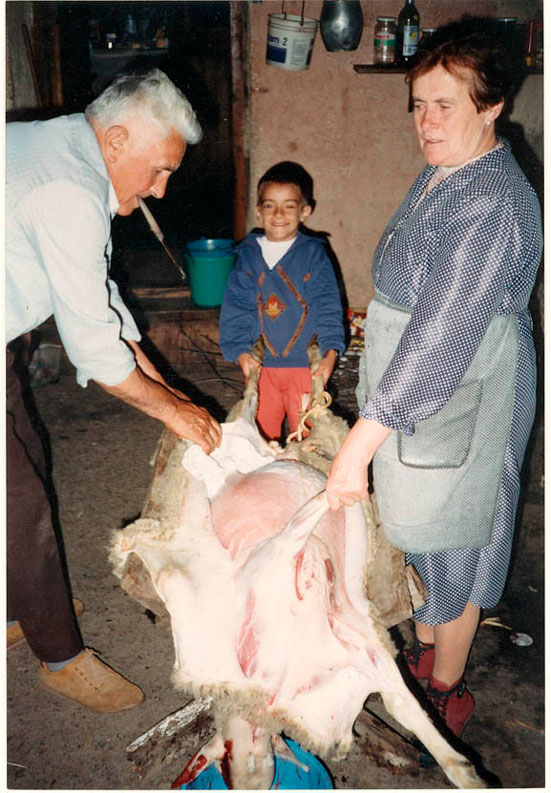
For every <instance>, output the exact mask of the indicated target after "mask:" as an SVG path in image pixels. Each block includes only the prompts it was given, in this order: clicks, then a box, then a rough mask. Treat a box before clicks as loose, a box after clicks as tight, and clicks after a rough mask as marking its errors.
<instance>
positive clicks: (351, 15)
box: [320, 0, 364, 52]
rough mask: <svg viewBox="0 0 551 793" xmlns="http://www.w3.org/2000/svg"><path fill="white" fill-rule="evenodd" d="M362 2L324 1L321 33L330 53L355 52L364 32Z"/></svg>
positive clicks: (356, 0)
mask: <svg viewBox="0 0 551 793" xmlns="http://www.w3.org/2000/svg"><path fill="white" fill-rule="evenodd" d="M363 21H364V20H363V14H362V7H361V5H360V0H323V9H322V12H321V17H320V32H321V37H322V39H323V43H324V44H325V49H326V50H328V51H329V52H338V51H339V50H355V49H356V48H357V46H358V44H359V43H360V39H361V37H362V30H363Z"/></svg>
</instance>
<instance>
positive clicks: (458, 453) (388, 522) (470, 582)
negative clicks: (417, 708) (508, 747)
mask: <svg viewBox="0 0 551 793" xmlns="http://www.w3.org/2000/svg"><path fill="white" fill-rule="evenodd" d="M504 63H506V58H504V57H499V55H496V51H495V47H494V46H492V45H490V42H489V40H487V39H485V38H483V37H482V36H480V35H473V34H470V35H468V36H466V37H464V38H458V39H454V40H450V39H448V40H447V41H445V42H444V43H440V44H439V45H438V46H436V48H435V49H433V50H431V51H424V52H422V53H421V55H420V57H419V60H418V62H417V63H416V65H415V66H414V67H413V68H412V69H411V71H410V72H409V73H408V77H407V82H408V83H409V85H410V88H411V92H412V102H413V112H414V120H415V128H416V132H417V136H418V138H419V143H420V146H421V149H422V151H423V154H424V156H425V159H426V161H427V164H428V167H427V168H425V169H424V170H423V172H422V173H421V174H420V176H419V177H418V178H417V180H416V181H415V182H414V184H413V186H412V187H411V189H410V191H409V193H408V195H407V197H406V199H405V201H404V203H403V204H402V206H401V207H400V208H399V209H398V211H397V212H396V213H395V215H394V217H393V218H392V220H391V222H390V224H389V225H388V227H387V229H386V230H385V233H384V234H383V237H382V239H381V241H380V243H379V245H378V247H377V250H376V252H375V256H374V260H373V271H372V272H373V278H374V282H375V287H376V293H375V298H374V300H373V301H372V302H371V304H370V306H369V311H368V318H367V326H366V353H365V359H364V360H363V361H362V364H361V366H360V381H359V385H358V390H357V395H358V402H359V404H360V407H361V410H360V414H359V415H360V418H359V420H358V421H357V422H356V424H355V425H354V427H353V428H352V430H351V431H350V433H349V435H348V436H347V438H346V440H345V442H344V444H343V446H342V447H341V449H340V451H339V453H338V454H337V456H336V457H335V460H334V462H333V465H332V467H331V471H330V475H329V479H328V482H327V496H328V500H329V505H330V506H331V508H332V509H337V508H338V507H339V506H340V505H342V504H345V505H350V504H352V503H354V502H355V501H357V500H360V499H363V498H365V497H366V495H367V467H368V465H369V463H370V462H371V460H372V458H374V459H373V475H374V486H375V491H376V493H377V500H378V503H379V507H380V512H381V519H382V523H383V526H384V529H385V532H386V534H387V536H388V538H389V540H390V541H391V542H392V543H393V544H394V545H396V546H397V547H399V548H401V549H403V550H405V551H406V552H407V561H408V562H410V563H413V564H414V565H415V567H416V568H417V570H418V572H419V573H420V575H421V577H422V579H423V581H424V583H425V585H426V587H427V591H428V598H427V602H426V603H425V605H424V606H423V607H421V608H420V609H418V610H417V611H416V612H415V614H414V615H413V618H414V623H415V634H416V635H415V643H414V647H413V649H412V650H411V651H409V652H407V653H406V654H405V655H406V660H407V663H408V666H409V669H410V671H411V672H412V674H413V675H414V676H415V677H416V678H418V679H423V678H426V679H428V687H427V696H428V698H429V700H430V701H431V702H432V703H433V705H434V706H435V707H436V709H437V710H438V711H439V713H440V715H441V716H442V717H443V719H444V720H445V722H446V724H447V726H448V727H449V729H451V730H452V731H453V732H454V733H455V734H456V735H459V734H460V732H461V730H462V728H463V726H464V725H465V723H466V721H467V719H468V718H469V716H470V715H471V714H472V712H473V709H474V700H473V697H472V695H471V694H470V692H469V691H468V690H467V689H466V687H465V682H464V679H463V674H464V670H465V665H466V662H467V658H468V655H469V651H470V648H471V644H472V641H473V639H474V635H475V633H476V630H477V627H478V623H479V617H480V610H481V609H484V608H492V607H493V606H495V605H496V603H497V602H498V601H499V599H500V597H501V594H502V591H503V587H504V585H505V579H506V575H507V569H508V564H509V559H510V551H511V541H512V534H513V529H514V522H515V512H516V507H517V501H518V493H519V471H520V468H521V464H522V459H523V456H524V451H525V447H526V443H527V440H528V435H529V432H530V428H531V425H532V422H533V418H534V410H535V353H534V345H533V340H532V335H531V319H530V315H529V312H528V308H527V306H528V300H529V296H530V292H531V290H532V287H533V284H534V280H535V277H536V272H537V268H538V265H539V262H540V258H541V244H542V243H541V220H540V210H539V205H538V201H537V198H536V195H535V193H534V191H533V190H532V188H531V187H530V185H529V183H528V182H527V180H526V178H525V177H524V175H523V174H522V172H521V170H520V168H519V166H518V164H517V162H516V161H515V159H514V157H513V156H512V154H511V150H510V146H509V144H508V142H506V141H505V140H502V139H498V138H497V137H496V133H495V122H496V119H497V118H498V116H499V115H500V113H501V111H502V109H503V106H504V102H505V101H506V100H507V88H506V85H505V75H504V73H503V66H502V64H504Z"/></svg>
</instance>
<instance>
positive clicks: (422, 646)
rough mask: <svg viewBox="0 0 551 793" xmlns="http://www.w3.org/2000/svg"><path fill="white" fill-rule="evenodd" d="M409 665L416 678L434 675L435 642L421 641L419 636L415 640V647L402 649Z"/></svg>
mask: <svg viewBox="0 0 551 793" xmlns="http://www.w3.org/2000/svg"><path fill="white" fill-rule="evenodd" d="M402 657H403V658H404V660H405V662H406V664H407V667H408V669H409V671H410V674H411V676H412V677H414V678H415V679H416V680H428V678H429V677H430V676H431V675H432V668H433V666H434V644H427V643H425V642H421V641H419V639H418V638H417V636H415V638H414V640H413V647H411V648H410V649H408V650H402Z"/></svg>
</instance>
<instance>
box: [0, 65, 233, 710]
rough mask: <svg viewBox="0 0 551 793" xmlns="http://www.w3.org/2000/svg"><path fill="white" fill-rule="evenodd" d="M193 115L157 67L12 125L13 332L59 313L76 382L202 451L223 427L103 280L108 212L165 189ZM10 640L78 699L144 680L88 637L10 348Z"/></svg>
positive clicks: (109, 699) (51, 684) (51, 682)
mask: <svg viewBox="0 0 551 793" xmlns="http://www.w3.org/2000/svg"><path fill="white" fill-rule="evenodd" d="M200 138H201V127H200V125H199V123H198V121H197V119H196V117H195V113H194V112H193V109H192V108H191V105H190V104H189V102H188V101H187V99H186V98H185V97H184V95H183V94H182V93H181V92H180V91H179V89H177V88H176V86H175V85H174V84H173V83H172V82H171V81H170V80H169V79H168V77H167V76H166V75H165V74H164V73H163V72H160V71H159V70H157V69H155V70H153V71H151V72H149V73H148V74H146V75H141V76H138V75H131V76H123V77H120V78H118V79H117V80H115V82H114V83H113V84H112V85H111V86H109V87H108V88H107V89H106V90H105V91H104V92H103V93H102V94H101V95H100V96H99V97H98V98H97V99H96V100H94V102H92V103H91V104H90V105H89V106H88V107H87V108H86V112H85V114H84V115H83V114H74V115H69V116H62V117H60V118H55V119H51V120H49V121H44V122H30V123H13V124H8V125H7V131H6V144H7V145H6V174H7V198H6V203H7V341H8V343H9V342H10V341H12V340H14V339H16V338H18V337H19V336H21V335H22V334H24V333H27V332H28V331H30V330H32V329H33V328H35V327H37V326H38V325H40V324H41V323H42V322H43V321H44V320H46V319H47V318H48V317H50V316H52V315H53V316H54V318H55V321H56V325H57V328H58V331H59V334H60V337H61V340H62V342H63V345H64V348H65V350H66V352H67V354H68V356H69V358H70V360H71V362H72V363H73V364H74V366H75V367H76V372H77V382H78V383H79V384H80V385H81V386H83V387H85V386H86V385H87V383H88V380H94V381H95V382H97V383H98V384H99V385H100V386H101V387H102V388H104V389H105V390H106V391H108V392H109V393H110V394H113V395H114V396H116V397H118V398H119V399H122V400H124V401H125V402H127V403H128V404H130V405H132V406H134V407H136V408H138V409H139V410H141V411H143V412H144V413H146V414H148V415H150V416H153V417H154V418H157V419H159V420H160V421H162V422H163V423H164V424H165V425H166V426H167V427H168V428H170V429H171V430H173V431H174V432H175V433H176V434H177V435H178V436H179V437H181V438H186V439H188V440H191V441H194V442H195V443H197V444H198V445H200V446H201V447H202V448H203V450H204V451H205V452H207V453H210V452H211V451H212V450H213V449H214V448H216V446H218V444H219V442H220V426H219V424H218V422H217V421H215V419H214V418H212V417H211V416H210V414H209V413H208V412H207V411H206V410H205V409H204V408H201V407H199V406H197V405H194V404H193V403H192V402H191V401H190V400H189V399H188V397H186V396H185V395H184V394H183V393H181V392H180V391H178V390H176V389H174V388H171V387H170V386H169V385H167V383H166V382H165V380H164V379H163V377H162V376H161V375H160V373H159V372H157V370H156V369H155V367H154V366H153V364H152V363H151V362H150V361H149V360H148V359H147V357H146V356H145V354H144V353H143V351H142V350H141V348H140V346H139V344H138V342H139V340H140V334H139V331H138V329H137V327H136V324H135V322H134V320H133V319H132V316H131V315H130V313H129V311H128V309H127V308H126V306H125V305H124V303H123V302H122V300H121V298H120V295H119V292H118V289H117V287H116V285H115V283H114V282H113V281H112V280H111V279H110V278H109V261H110V253H111V241H110V236H111V230H110V226H111V219H112V217H113V215H115V214H119V215H129V214H130V213H131V212H132V211H133V210H134V209H135V208H136V207H137V206H138V197H141V198H146V197H148V196H154V197H155V198H162V197H163V195H164V193H165V190H166V185H167V181H168V179H169V177H170V175H171V174H172V173H173V172H174V171H175V170H176V169H177V168H178V167H179V165H180V162H181V160H182V157H183V156H184V152H185V150H186V145H187V144H188V143H196V142H198V141H199V140H200ZM6 392H7V508H8V539H7V563H8V631H7V638H8V646H10V645H13V644H15V643H16V642H17V641H19V640H21V639H22V638H26V639H27V641H28V643H29V645H30V647H31V650H32V651H33V652H34V654H35V655H36V656H37V657H38V658H39V660H40V662H41V663H40V677H41V680H42V683H43V684H44V685H45V686H46V687H47V688H48V689H50V690H51V691H53V692H55V693H57V694H59V695H61V696H64V697H66V698H69V699H72V700H74V701H76V702H78V703H79V704H81V705H83V706H84V707H89V708H91V709H93V710H96V711H101V712H105V713H108V712H118V711H121V710H127V709H129V708H132V707H135V706H136V705H139V704H140V703H141V702H142V700H143V692H142V691H141V689H140V688H139V687H138V686H136V685H135V684H134V683H131V682H130V681H128V680H126V679H125V678H124V677H122V675H120V674H118V673H117V672H116V671H114V670H113V669H111V668H110V667H109V666H107V665H106V664H104V663H103V662H102V661H100V660H99V658H98V657H97V656H96V655H95V654H94V653H93V652H92V651H91V650H90V649H88V648H86V647H84V644H83V641H82V638H81V636H80V632H79V629H78V625H77V623H76V620H75V615H74V608H73V603H72V601H71V598H70V594H69V589H68V585H67V583H66V578H65V575H64V570H63V566H62V562H61V558H60V552H59V547H58V544H57V540H56V537H55V531H54V528H53V525H52V516H51V507H50V502H49V500H48V496H47V493H46V489H45V486H44V485H45V481H46V466H45V460H44V452H43V449H42V444H41V442H40V440H39V438H38V436H37V434H36V431H35V430H34V428H33V426H32V424H31V422H30V420H29V417H28V415H27V412H26V409H25V407H24V403H23V399H22V393H21V387H20V384H19V381H18V379H17V376H16V374H15V372H14V368H13V356H12V354H11V352H9V351H8V366H7V376H6Z"/></svg>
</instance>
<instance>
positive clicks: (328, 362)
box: [312, 350, 337, 387]
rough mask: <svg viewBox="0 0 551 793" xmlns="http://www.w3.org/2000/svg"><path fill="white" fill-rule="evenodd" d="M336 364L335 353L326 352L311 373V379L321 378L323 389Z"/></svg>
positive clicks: (332, 351)
mask: <svg viewBox="0 0 551 793" xmlns="http://www.w3.org/2000/svg"><path fill="white" fill-rule="evenodd" d="M336 362H337V351H336V350H328V351H327V352H326V353H325V355H324V356H323V358H322V359H321V361H320V363H319V366H318V368H317V369H316V371H315V372H312V377H321V378H322V380H323V385H324V387H325V386H326V385H327V382H328V380H329V378H330V377H331V375H332V374H333V369H334V368H335V364H336Z"/></svg>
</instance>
